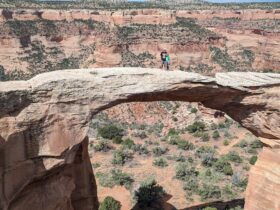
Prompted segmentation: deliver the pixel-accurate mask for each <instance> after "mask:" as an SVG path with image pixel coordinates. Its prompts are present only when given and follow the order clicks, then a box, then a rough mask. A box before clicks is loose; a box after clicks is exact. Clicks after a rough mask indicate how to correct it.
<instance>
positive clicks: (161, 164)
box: [153, 158, 168, 168]
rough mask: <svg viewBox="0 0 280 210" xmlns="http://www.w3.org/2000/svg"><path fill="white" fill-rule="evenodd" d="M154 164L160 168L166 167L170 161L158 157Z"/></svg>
mask: <svg viewBox="0 0 280 210" xmlns="http://www.w3.org/2000/svg"><path fill="white" fill-rule="evenodd" d="M153 165H154V166H158V167H160V168H164V167H167V166H168V163H167V161H166V159H164V158H156V159H155V160H154V161H153Z"/></svg>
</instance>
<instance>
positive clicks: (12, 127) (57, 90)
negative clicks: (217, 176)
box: [0, 68, 280, 210]
mask: <svg viewBox="0 0 280 210" xmlns="http://www.w3.org/2000/svg"><path fill="white" fill-rule="evenodd" d="M279 85H280V75H279V74H262V73H249V72H248V73H240V72H238V73H235V72H232V73H219V74H216V77H215V78H213V77H207V76H202V75H199V74H195V73H185V72H181V71H174V72H164V71H160V70H155V69H141V68H111V69H87V70H86V69H80V70H64V71H56V72H49V73H44V74H40V75H38V76H36V77H34V78H33V79H31V80H28V81H11V82H1V83H0V104H1V105H2V108H1V110H0V140H1V141H0V155H1V162H0V169H1V182H0V184H1V188H0V189H1V190H0V198H1V199H0V201H1V202H0V208H1V209H4V210H7V209H15V210H16V209H42V206H44V207H43V209H46V210H53V209H59V210H60V209H82V210H87V209H97V208H98V207H97V206H98V199H97V195H96V184H95V179H94V175H93V171H92V167H91V165H90V162H89V156H88V151H87V142H88V139H87V132H88V125H89V122H90V119H91V118H92V116H93V115H95V114H96V113H98V112H100V111H102V110H104V109H108V108H110V107H112V106H115V105H117V104H120V103H125V102H132V101H136V102H145V101H160V100H169V101H190V102H201V103H202V104H204V105H205V106H206V107H209V108H213V109H217V110H221V111H224V112H226V113H227V114H228V115H229V116H231V117H232V118H233V119H235V120H236V121H238V122H239V123H240V124H241V125H242V126H244V127H245V128H247V129H249V130H250V131H252V132H253V133H254V134H255V135H257V136H260V137H263V138H265V139H266V144H267V145H268V146H269V145H270V147H267V148H265V149H264V151H263V153H262V154H261V156H260V158H259V160H258V162H257V164H256V166H255V167H254V168H253V170H252V171H251V173H250V178H249V185H248V189H247V193H246V198H245V202H246V209H249V210H255V209H256V206H257V209H258V210H267V209H271V210H277V209H279V208H278V207H279V205H280V204H279V199H277V198H279V196H280V191H279V189H280V188H279V187H277V186H279V177H280V176H279V175H280V174H279V172H280V165H279V161H278V159H277V157H278V153H279V145H280V135H279V134H280V124H279V123H280V111H279V110H280V104H279V98H280V95H279V94H280V91H279ZM270 189H273V190H270ZM260 190H265V191H266V193H261V192H260Z"/></svg>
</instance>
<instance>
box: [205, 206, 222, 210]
mask: <svg viewBox="0 0 280 210" xmlns="http://www.w3.org/2000/svg"><path fill="white" fill-rule="evenodd" d="M202 210H218V209H217V208H215V207H206V208H204V209H202Z"/></svg>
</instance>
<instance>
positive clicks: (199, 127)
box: [187, 121, 206, 133]
mask: <svg viewBox="0 0 280 210" xmlns="http://www.w3.org/2000/svg"><path fill="white" fill-rule="evenodd" d="M205 128H206V125H205V123H204V122H200V121H196V122H194V123H193V124H192V125H189V126H188V127H187V131H188V132H189V133H195V132H198V131H204V130H205Z"/></svg>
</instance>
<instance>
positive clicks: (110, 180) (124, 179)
mask: <svg viewBox="0 0 280 210" xmlns="http://www.w3.org/2000/svg"><path fill="white" fill-rule="evenodd" d="M96 177H97V178H98V181H99V183H100V185H101V186H102V187H110V188H112V187H114V186H115V185H119V186H125V188H126V189H129V188H130V187H131V185H132V183H133V182H134V180H133V178H132V177H131V176H130V175H129V174H127V173H123V172H122V171H121V170H119V169H112V170H111V171H110V173H100V172H99V173H96Z"/></svg>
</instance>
